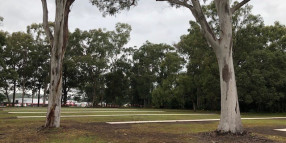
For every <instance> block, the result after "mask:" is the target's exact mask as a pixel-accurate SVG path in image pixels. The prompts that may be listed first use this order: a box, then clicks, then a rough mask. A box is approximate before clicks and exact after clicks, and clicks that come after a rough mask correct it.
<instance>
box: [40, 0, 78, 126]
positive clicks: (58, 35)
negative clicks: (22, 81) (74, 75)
mask: <svg viewBox="0 0 286 143" xmlns="http://www.w3.org/2000/svg"><path fill="white" fill-rule="evenodd" d="M73 2H74V0H56V1H55V3H56V17H55V27H54V35H52V34H51V32H50V29H49V28H48V26H47V25H48V23H47V22H48V10H47V2H46V0H42V4H43V22H44V27H45V32H46V34H47V35H48V36H49V39H50V43H51V72H50V73H51V77H50V78H51V79H50V88H49V90H50V94H49V105H48V111H47V118H46V124H45V127H60V114H61V96H62V65H63V58H64V54H65V50H66V44H67V40H68V16H69V12H70V6H71V5H72V3H73Z"/></svg>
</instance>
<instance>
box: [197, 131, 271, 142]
mask: <svg viewBox="0 0 286 143" xmlns="http://www.w3.org/2000/svg"><path fill="white" fill-rule="evenodd" d="M199 136H200V140H201V141H202V142H212V143H274V141H272V140H269V139H266V138H263V137H258V136H255V135H253V134H252V133H250V132H246V133H244V134H242V135H233V134H219V133H217V132H205V133H200V134H199Z"/></svg>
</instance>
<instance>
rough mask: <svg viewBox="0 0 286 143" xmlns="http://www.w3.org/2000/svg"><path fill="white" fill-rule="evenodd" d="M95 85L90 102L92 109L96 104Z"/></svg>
mask: <svg viewBox="0 0 286 143" xmlns="http://www.w3.org/2000/svg"><path fill="white" fill-rule="evenodd" d="M96 90H97V88H96V83H95V84H94V89H93V101H92V106H93V108H94V107H96V105H97V103H96Z"/></svg>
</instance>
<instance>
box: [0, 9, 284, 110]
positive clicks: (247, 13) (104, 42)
mask: <svg viewBox="0 0 286 143" xmlns="http://www.w3.org/2000/svg"><path fill="white" fill-rule="evenodd" d="M212 9H213V7H212V6H211V5H210V6H206V7H204V11H205V13H206V14H207V16H208V17H209V18H210V19H212V18H213V20H210V22H209V23H210V24H212V25H213V27H214V31H219V29H218V27H216V25H217V23H215V22H216V21H215V17H213V10H212ZM233 25H234V28H233V34H234V35H233V43H234V45H233V47H234V49H233V56H234V67H235V72H236V80H237V90H238V95H239V96H238V100H239V104H240V108H241V111H243V112H251V111H256V112H285V111H286V104H285V103H286V97H285V94H286V89H285V86H286V73H285V69H286V59H285V58H286V55H285V47H286V27H285V26H284V25H281V24H280V23H279V22H275V23H274V25H271V26H266V25H265V24H264V23H263V20H262V18H261V17H260V16H256V15H253V14H251V6H247V7H245V8H243V9H241V10H239V11H238V12H237V13H236V14H235V15H234V16H233ZM49 26H50V27H51V28H52V27H53V24H52V23H50V25H49ZM130 32H131V26H130V25H128V24H124V23H118V24H116V27H115V30H113V31H108V30H105V29H93V30H88V31H82V30H80V29H76V30H75V31H74V32H71V33H70V36H69V41H68V45H67V49H66V54H65V57H64V61H63V75H62V77H63V80H62V81H63V82H62V87H63V89H62V104H63V105H65V104H66V102H67V100H68V99H74V100H77V101H87V102H91V103H93V106H97V105H100V104H99V103H107V104H110V105H114V106H115V105H116V106H123V105H125V104H130V105H131V106H134V107H156V108H175V109H178V108H180V109H194V110H219V109H220V100H221V96H220V87H219V84H220V81H219V72H218V64H217V62H214V61H216V57H215V55H214V54H213V53H212V49H211V48H210V47H209V45H208V42H207V41H206V39H205V38H204V36H203V34H202V33H201V30H200V26H199V24H198V23H196V22H194V21H191V22H190V28H189V33H188V34H187V35H182V36H181V39H180V41H179V42H178V43H176V44H174V45H168V44H154V43H150V42H148V41H147V42H146V43H144V44H143V45H142V46H140V47H139V48H137V47H126V44H127V43H128V41H129V40H130ZM49 44H50V43H49V42H48V39H47V37H46V35H45V32H44V27H43V25H42V24H32V25H30V26H28V27H27V31H26V32H14V33H8V32H3V31H1V32H0V46H1V49H0V50H1V51H0V54H1V55H0V56H1V59H0V63H1V67H0V79H1V81H0V87H1V91H2V93H1V98H2V99H4V98H6V99H8V102H11V103H15V92H16V89H17V88H20V89H21V91H23V97H25V96H26V93H25V92H26V91H27V90H29V91H32V94H33V95H34V94H36V93H37V92H40V91H41V89H42V90H44V91H45V92H44V96H46V95H47V94H49V92H48V86H49V80H50V79H49V76H50V73H49V72H50V46H49ZM73 89H74V90H73ZM75 89H76V90H75ZM72 90H73V91H72ZM71 91H72V92H71ZM11 93H12V94H13V95H14V96H13V98H12V99H10V98H9V96H8V95H9V94H11ZM71 95H72V96H71ZM101 105H102V104H101Z"/></svg>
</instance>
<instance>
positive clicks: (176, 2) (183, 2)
mask: <svg viewBox="0 0 286 143" xmlns="http://www.w3.org/2000/svg"><path fill="white" fill-rule="evenodd" d="M156 1H168V2H170V3H172V4H177V5H180V6H185V7H187V8H189V9H191V8H193V6H192V5H190V4H188V3H187V1H188V0H183V1H180V0H156Z"/></svg>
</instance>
